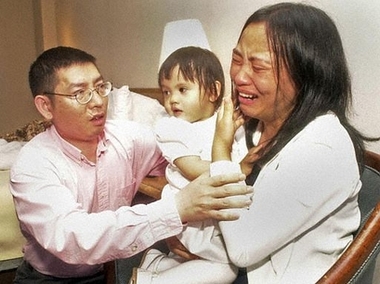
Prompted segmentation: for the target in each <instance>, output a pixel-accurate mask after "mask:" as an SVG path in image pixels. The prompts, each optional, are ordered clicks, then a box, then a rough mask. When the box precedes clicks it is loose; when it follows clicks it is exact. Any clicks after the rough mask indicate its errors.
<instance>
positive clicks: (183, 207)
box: [175, 173, 253, 223]
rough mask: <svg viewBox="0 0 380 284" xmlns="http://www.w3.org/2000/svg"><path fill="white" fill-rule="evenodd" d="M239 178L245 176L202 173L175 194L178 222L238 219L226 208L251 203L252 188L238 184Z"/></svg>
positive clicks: (235, 211)
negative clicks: (212, 175)
mask: <svg viewBox="0 0 380 284" xmlns="http://www.w3.org/2000/svg"><path fill="white" fill-rule="evenodd" d="M243 180H245V175H243V174H238V173H234V174H226V175H219V176H214V177H209V173H204V174H202V175H201V176H199V177H198V178H197V179H195V180H193V181H192V182H191V183H189V184H188V185H187V186H186V187H184V188H183V189H181V190H180V191H179V192H178V193H177V194H176V195H175V201H176V205H177V210H178V213H179V216H180V218H181V221H182V222H183V223H185V222H190V221H203V220H206V219H210V218H211V219H215V220H219V221H230V220H236V219H238V218H239V212H238V211H237V210H227V209H237V208H246V207H247V206H249V205H250V204H251V203H252V200H251V196H252V193H253V189H252V187H251V186H247V185H245V184H244V185H243V184H238V183H239V182H240V181H243Z"/></svg>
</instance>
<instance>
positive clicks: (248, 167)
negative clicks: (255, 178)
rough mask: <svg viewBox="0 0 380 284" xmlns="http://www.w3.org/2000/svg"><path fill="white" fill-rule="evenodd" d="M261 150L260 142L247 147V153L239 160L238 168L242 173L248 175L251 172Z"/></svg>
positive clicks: (260, 154)
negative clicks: (249, 147)
mask: <svg viewBox="0 0 380 284" xmlns="http://www.w3.org/2000/svg"><path fill="white" fill-rule="evenodd" d="M262 150H263V145H262V144H261V145H258V146H256V147H252V148H251V149H249V151H248V153H247V155H246V156H245V157H244V158H243V160H241V162H240V168H241V171H242V172H243V174H245V175H246V176H248V175H249V174H250V173H251V172H252V168H253V165H254V164H255V162H256V161H257V160H258V159H259V158H260V157H261V156H262V154H263V153H262Z"/></svg>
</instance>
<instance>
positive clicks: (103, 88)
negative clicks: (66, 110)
mask: <svg viewBox="0 0 380 284" xmlns="http://www.w3.org/2000/svg"><path fill="white" fill-rule="evenodd" d="M95 91H96V92H97V93H98V94H99V96H101V97H102V98H105V97H107V96H108V95H109V94H110V93H111V91H112V83H111V82H104V83H102V84H100V85H97V86H96V87H95V88H94V89H87V90H79V91H77V92H75V93H74V94H71V95H70V94H60V93H50V92H44V94H45V95H53V96H63V97H71V98H75V99H76V101H77V102H78V103H80V104H81V105H85V104H87V103H88V102H89V101H91V99H92V96H93V92H95Z"/></svg>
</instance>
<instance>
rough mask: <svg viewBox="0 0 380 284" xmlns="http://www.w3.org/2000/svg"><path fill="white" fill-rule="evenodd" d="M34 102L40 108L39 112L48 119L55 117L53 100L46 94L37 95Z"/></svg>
mask: <svg viewBox="0 0 380 284" xmlns="http://www.w3.org/2000/svg"><path fill="white" fill-rule="evenodd" d="M34 104H35V106H36V108H37V110H38V112H39V113H40V114H41V115H42V116H43V117H44V118H45V119H46V120H52V119H53V113H52V107H53V106H52V102H51V100H50V99H49V98H48V97H47V96H44V95H37V96H35V98H34Z"/></svg>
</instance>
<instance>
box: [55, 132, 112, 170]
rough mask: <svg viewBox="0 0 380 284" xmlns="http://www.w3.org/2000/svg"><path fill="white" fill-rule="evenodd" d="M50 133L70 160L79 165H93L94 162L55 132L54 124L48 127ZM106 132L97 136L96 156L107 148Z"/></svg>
mask: <svg viewBox="0 0 380 284" xmlns="http://www.w3.org/2000/svg"><path fill="white" fill-rule="evenodd" d="M50 129H51V133H52V135H53V137H54V138H55V140H56V141H57V142H58V143H59V145H60V148H61V150H62V151H63V153H64V154H65V155H66V156H68V157H69V158H70V159H71V160H73V161H74V162H76V163H77V164H79V165H81V164H82V163H87V164H90V165H94V163H92V162H90V161H89V160H88V159H87V158H86V157H85V156H84V155H83V154H82V151H81V150H80V149H78V148H77V147H75V146H74V145H72V144H70V143H69V142H67V141H66V140H65V139H63V138H62V137H61V136H60V135H59V133H58V132H57V129H56V128H55V126H54V125H52V126H51V127H50ZM106 136H107V134H106V133H105V132H103V134H102V135H100V136H99V138H98V140H99V142H98V147H97V156H98V157H99V156H100V155H102V154H103V153H104V152H105V151H106V150H107V141H108V139H107V138H106Z"/></svg>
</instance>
